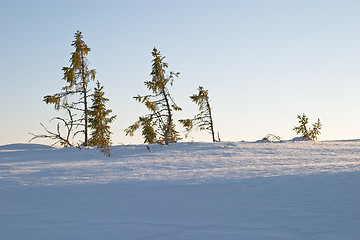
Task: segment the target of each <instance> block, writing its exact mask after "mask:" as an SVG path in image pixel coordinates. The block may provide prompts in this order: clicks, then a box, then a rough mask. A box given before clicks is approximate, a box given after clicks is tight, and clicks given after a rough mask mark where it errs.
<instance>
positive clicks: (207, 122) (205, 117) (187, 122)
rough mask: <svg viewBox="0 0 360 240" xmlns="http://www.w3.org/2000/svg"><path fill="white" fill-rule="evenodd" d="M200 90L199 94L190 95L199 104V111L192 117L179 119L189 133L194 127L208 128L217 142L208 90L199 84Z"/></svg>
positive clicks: (213, 139)
mask: <svg viewBox="0 0 360 240" xmlns="http://www.w3.org/2000/svg"><path fill="white" fill-rule="evenodd" d="M198 91H199V92H198V93H197V94H194V95H192V96H190V99H191V100H192V101H193V102H194V103H195V104H196V105H198V107H199V113H198V114H196V115H195V116H194V118H192V119H181V120H179V121H180V122H181V123H182V124H183V126H184V127H185V129H186V131H187V132H188V133H189V132H190V131H191V130H193V129H194V128H198V129H199V130H208V131H209V132H210V133H211V136H212V141H213V142H216V140H215V134H214V122H213V117H212V114H211V107H210V100H209V93H208V90H205V89H204V88H203V87H201V86H199V88H198Z"/></svg>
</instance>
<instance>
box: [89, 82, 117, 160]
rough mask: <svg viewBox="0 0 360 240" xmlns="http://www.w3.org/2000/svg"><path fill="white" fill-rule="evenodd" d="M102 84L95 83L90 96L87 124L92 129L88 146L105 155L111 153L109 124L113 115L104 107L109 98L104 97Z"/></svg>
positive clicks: (113, 117)
mask: <svg viewBox="0 0 360 240" xmlns="http://www.w3.org/2000/svg"><path fill="white" fill-rule="evenodd" d="M103 88H104V87H103V86H101V85H100V83H99V81H97V83H96V87H95V89H94V94H93V96H92V99H91V100H92V106H91V107H90V110H89V126H90V129H92V132H91V137H90V139H89V145H90V146H96V147H97V148H98V149H99V150H100V151H101V152H102V153H104V154H105V155H107V156H110V154H111V149H110V146H111V140H110V135H111V134H112V132H110V126H109V124H110V123H112V122H113V121H114V120H115V118H116V115H115V116H109V115H110V114H111V113H112V110H111V109H106V106H105V104H106V102H108V101H109V99H107V98H105V97H104V94H105V93H104V91H103Z"/></svg>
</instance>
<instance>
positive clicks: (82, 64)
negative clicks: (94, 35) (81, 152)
mask: <svg viewBox="0 0 360 240" xmlns="http://www.w3.org/2000/svg"><path fill="white" fill-rule="evenodd" d="M71 46H73V47H74V48H75V51H74V52H72V53H71V58H70V66H69V67H63V68H62V70H63V72H64V77H63V80H65V81H66V83H67V84H68V85H67V86H65V87H63V88H62V91H61V92H60V93H56V94H54V95H47V96H45V97H44V99H43V101H44V102H45V103H46V104H54V108H55V110H57V111H59V110H64V109H65V110H68V111H77V112H80V113H81V116H79V117H78V118H77V119H73V121H72V125H73V126H74V127H75V128H79V127H80V128H82V130H78V131H77V132H75V133H74V136H75V135H76V134H78V133H83V134H84V143H83V144H84V145H85V146H88V97H89V90H88V85H89V83H90V81H94V80H95V74H96V72H95V70H94V69H89V64H88V60H87V58H86V56H87V55H88V53H89V52H90V50H91V49H90V48H89V47H88V46H87V45H86V43H85V42H84V40H83V35H82V33H81V32H80V31H77V32H76V33H75V40H74V41H73V42H72V44H71ZM72 97H73V98H72ZM74 98H75V99H74ZM70 99H72V100H73V101H70ZM70 115H72V116H75V114H70Z"/></svg>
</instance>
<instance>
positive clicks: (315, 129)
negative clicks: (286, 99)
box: [294, 113, 322, 141]
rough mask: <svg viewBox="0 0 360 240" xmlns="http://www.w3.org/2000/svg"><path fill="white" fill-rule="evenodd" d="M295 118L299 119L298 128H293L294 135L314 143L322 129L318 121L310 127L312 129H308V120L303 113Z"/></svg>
mask: <svg viewBox="0 0 360 240" xmlns="http://www.w3.org/2000/svg"><path fill="white" fill-rule="evenodd" d="M297 118H298V119H299V123H300V126H298V127H294V131H295V132H296V134H301V135H302V138H304V139H309V140H312V141H316V140H317V136H318V135H319V134H320V129H321V127H322V124H321V122H320V119H318V121H317V122H316V123H314V124H313V125H312V128H308V127H307V126H306V125H307V124H308V123H309V119H308V117H306V115H305V113H303V115H298V116H297Z"/></svg>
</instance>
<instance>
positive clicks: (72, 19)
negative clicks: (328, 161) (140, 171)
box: [0, 0, 360, 145]
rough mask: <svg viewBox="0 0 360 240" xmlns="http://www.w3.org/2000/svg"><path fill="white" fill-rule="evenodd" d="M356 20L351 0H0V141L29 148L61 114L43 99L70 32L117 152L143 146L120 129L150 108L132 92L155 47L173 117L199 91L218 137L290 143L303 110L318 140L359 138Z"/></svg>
mask: <svg viewBox="0 0 360 240" xmlns="http://www.w3.org/2000/svg"><path fill="white" fill-rule="evenodd" d="M359 13H360V1H358V0H354V1H350V0H298V1H295V0H251V1H248V0H246V1H245V0H244V1H241V0H239V1H226V0H221V1H220V0H218V1H211V0H203V1H200V0H192V1H185V0H184V1H170V0H168V1H165V0H146V1H145V0H144V1H137V0H135V1H134V0H132V1H130V0H129V1H106V0H101V1H100V0H98V1H76V0H74V1H70V0H58V1H51V0H44V1H37V0H32V1H30V0H29V1H19V0H1V1H0V30H1V35H0V66H1V71H0V81H1V88H0V107H1V118H0V144H9V143H18V142H27V141H28V140H29V139H30V135H29V134H28V132H33V133H43V130H42V128H41V126H40V122H42V123H44V124H45V125H47V126H49V128H51V126H52V125H51V124H49V123H48V121H49V120H50V119H51V118H52V117H54V116H58V115H59V116H62V113H61V112H60V113H58V112H56V111H55V110H54V109H53V107H52V106H50V105H46V104H45V103H44V102H42V98H43V96H45V95H48V94H54V93H56V92H59V91H60V89H61V87H63V86H65V82H64V81H63V80H61V79H62V77H63V73H62V71H61V69H62V67H64V66H68V65H69V59H70V53H71V52H72V51H73V48H72V47H71V43H72V41H73V40H74V33H75V32H76V30H80V31H81V32H82V33H83V36H84V40H85V42H86V43H87V44H88V46H89V47H90V48H91V52H90V53H89V55H88V60H89V61H90V63H91V65H90V67H91V68H94V69H96V71H97V79H98V80H99V81H100V82H101V83H102V84H103V85H104V90H105V94H106V96H107V97H108V98H109V99H110V102H109V103H108V107H109V108H111V109H113V112H114V114H117V116H118V117H117V119H116V121H115V122H114V124H113V125H112V131H113V133H114V134H113V135H112V140H113V143H114V144H115V145H116V144H121V143H123V144H129V143H142V138H141V135H140V133H138V134H137V135H136V136H135V137H125V134H124V129H125V128H126V127H128V126H129V125H131V124H132V123H134V122H135V121H136V120H137V119H138V116H140V115H143V114H145V113H147V111H146V109H145V107H144V106H143V105H142V104H140V103H138V102H136V101H135V100H134V99H132V97H133V96H135V95H137V94H147V93H148V90H147V89H146V87H145V86H144V81H146V80H150V75H149V74H150V71H151V60H152V57H151V51H152V49H153V47H156V48H157V49H158V50H160V51H161V53H162V54H163V55H164V56H166V59H165V60H166V62H168V63H169V70H172V71H179V72H180V73H181V75H180V77H179V78H178V79H176V80H175V82H174V86H173V87H172V88H171V89H170V92H171V94H172V95H173V97H174V99H175V101H176V103H177V104H178V105H179V106H180V107H182V108H183V111H182V112H176V113H175V115H174V117H175V119H181V118H189V117H192V116H193V115H194V114H195V113H196V110H197V106H196V105H195V104H193V103H192V102H191V101H190V98H189V96H190V95H192V94H194V93H196V89H197V87H198V86H199V85H201V86H203V87H204V88H206V89H208V90H209V94H210V98H211V104H212V107H213V115H214V124H215V131H216V132H219V133H220V137H221V138H222V140H229V141H240V140H247V141H253V140H258V139H261V138H262V137H264V136H265V135H266V134H268V133H273V134H276V135H280V136H281V137H283V138H284V139H290V138H293V137H294V136H295V132H294V131H293V130H292V129H293V127H294V126H295V125H297V118H296V116H297V115H298V114H302V113H306V114H307V116H308V117H309V120H310V123H313V122H315V121H316V120H317V118H320V120H321V121H322V123H323V129H322V131H321V132H322V134H321V135H320V137H319V140H333V139H355V138H356V139H358V138H360V93H359V91H360V14H359ZM177 125H178V126H180V124H177ZM178 130H180V132H181V133H183V129H181V128H179V129H178ZM188 140H189V141H191V140H194V141H210V140H211V136H210V135H209V134H208V133H206V132H196V133H194V134H192V138H191V137H190V138H189V139H188ZM35 143H49V142H48V141H45V140H37V141H35Z"/></svg>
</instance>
